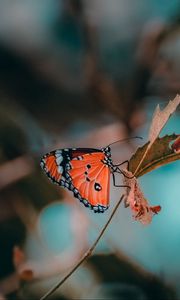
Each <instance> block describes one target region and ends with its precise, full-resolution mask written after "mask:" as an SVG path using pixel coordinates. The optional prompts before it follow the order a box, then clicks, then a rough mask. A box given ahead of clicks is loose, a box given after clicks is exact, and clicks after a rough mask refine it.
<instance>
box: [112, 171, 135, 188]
mask: <svg viewBox="0 0 180 300" xmlns="http://www.w3.org/2000/svg"><path fill="white" fill-rule="evenodd" d="M112 176H113V185H114V186H115V187H126V188H129V189H131V188H130V186H129V185H117V184H116V180H115V175H114V173H112Z"/></svg>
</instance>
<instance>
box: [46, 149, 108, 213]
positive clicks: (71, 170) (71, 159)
mask: <svg viewBox="0 0 180 300" xmlns="http://www.w3.org/2000/svg"><path fill="white" fill-rule="evenodd" d="M104 159H105V154H104V153H103V152H102V151H101V150H98V149H91V148H77V149H62V150H56V151H52V152H50V153H48V154H46V155H45V156H43V158H42V160H41V166H42V168H43V169H44V170H45V172H46V174H47V175H48V177H49V178H50V179H51V180H52V181H53V182H54V183H57V184H59V185H60V186H62V187H66V188H68V189H69V190H71V191H72V192H73V194H74V196H75V197H76V198H78V199H79V200H80V201H81V202H82V203H83V204H84V205H85V206H87V207H90V208H91V209H93V210H94V212H104V211H105V210H106V209H107V208H108V204H109V182H110V169H109V167H108V165H107V164H105V163H104V162H103V160H104Z"/></svg>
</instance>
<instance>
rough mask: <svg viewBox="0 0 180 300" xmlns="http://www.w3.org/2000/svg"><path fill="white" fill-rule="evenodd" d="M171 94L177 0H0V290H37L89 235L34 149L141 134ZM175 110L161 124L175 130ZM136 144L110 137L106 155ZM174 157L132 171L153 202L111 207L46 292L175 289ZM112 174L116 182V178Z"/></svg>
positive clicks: (102, 295) (178, 288) (170, 292)
mask: <svg viewBox="0 0 180 300" xmlns="http://www.w3.org/2000/svg"><path fill="white" fill-rule="evenodd" d="M177 93H180V2H179V0H171V1H168V0H159V1H155V0H151V1H146V0H111V1H110V0H91V1H88V0H38V1H36V0H24V1H21V0H14V1H5V0H0V299H2V300H3V299H19V300H24V299H39V298H40V296H42V295H43V294H44V293H45V292H46V291H47V290H48V289H49V288H50V287H51V286H52V285H53V284H55V283H56V282H57V281H58V280H59V279H60V278H62V277H63V276H64V274H66V273H67V272H68V270H69V269H70V268H71V267H72V266H74V264H75V263H76V262H77V261H78V259H80V257H81V256H82V255H83V254H84V252H85V251H86V250H87V249H88V247H89V246H90V245H91V244H92V242H93V241H94V240H95V238H96V237H97V235H98V233H99V231H100V229H101V228H102V226H103V225H104V224H105V222H106V221H107V219H108V216H109V215H110V213H111V211H112V209H113V207H114V205H115V203H117V201H118V199H119V197H120V195H121V194H122V192H123V190H122V189H120V188H112V191H111V197H110V198H111V205H110V208H109V210H108V211H107V212H105V213H104V214H102V215H101V214H98V215H96V214H93V213H92V212H91V211H90V210H88V209H86V208H85V207H84V206H83V205H81V204H80V203H79V201H78V200H77V199H74V198H73V197H72V195H71V193H70V192H66V191H64V190H62V189H61V188H59V187H57V186H55V185H53V184H52V183H51V182H50V181H49V180H48V178H47V177H46V176H45V175H44V174H43V172H42V170H41V169H40V166H39V161H40V158H41V156H42V155H44V154H45V153H46V152H48V151H50V150H54V149H56V148H64V147H66V148H67V147H92V148H99V147H103V146H105V145H107V144H109V143H111V142H114V141H116V140H118V139H123V138H125V137H131V136H133V135H140V136H142V137H144V142H146V139H147V133H148V128H149V125H150V121H151V118H152V113H153V111H154V109H155V107H156V105H157V104H158V103H160V105H161V107H163V106H165V105H166V104H167V103H168V101H169V100H170V99H173V98H174V97H175V95H176V94H177ZM179 129H180V116H179V111H176V113H175V114H174V115H173V116H172V118H171V119H170V121H169V122H168V124H167V126H166V127H165V128H164V130H163V132H162V135H163V134H171V133H174V132H175V133H179ZM139 145H141V143H140V142H139V141H138V140H131V141H129V142H127V143H122V144H119V145H117V146H116V148H115V149H114V150H113V151H112V152H113V160H114V161H115V162H121V161H123V160H126V159H128V158H129V157H130V156H131V155H132V153H133V152H134V151H135V149H136V148H137V147H138V146H139ZM179 170H180V163H179V162H175V163H171V164H169V165H166V166H164V167H162V168H160V169H158V170H155V171H153V172H152V173H149V174H147V175H145V176H143V178H140V184H141V187H142V189H143V191H144V193H145V195H146V197H147V198H148V199H149V200H150V202H151V204H152V205H156V204H160V205H161V206H162V211H161V213H160V214H159V215H158V216H155V217H154V218H153V220H152V223H151V224H150V225H149V227H145V226H143V225H141V224H139V223H137V222H136V221H134V220H133V219H132V216H131V213H130V211H129V209H127V208H126V209H125V208H124V207H123V205H122V207H120V208H119V210H118V212H117V213H116V215H115V217H114V219H113V221H112V224H111V225H110V226H109V228H108V230H107V232H106V234H105V235H104V237H103V239H102V241H101V242H100V243H99V245H98V246H97V249H96V250H95V253H94V255H93V256H92V257H91V258H90V259H89V260H88V261H87V262H86V263H84V264H83V266H81V267H80V268H79V269H78V270H77V271H76V273H75V274H73V276H72V277H71V278H69V279H68V281H67V282H66V283H65V284H64V285H63V286H62V287H61V288H60V289H59V290H57V291H56V293H55V294H54V295H53V296H51V299H60V300H61V299H67V300H68V299H125V300H126V299H139V300H146V299H166V300H167V299H180V285H179V282H180V257H179V253H180V202H179V181H180V172H179ZM118 180H121V178H119V179H118Z"/></svg>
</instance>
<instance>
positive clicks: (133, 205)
mask: <svg viewBox="0 0 180 300" xmlns="http://www.w3.org/2000/svg"><path fill="white" fill-rule="evenodd" d="M123 172H124V173H125V175H126V176H128V177H129V178H127V177H124V185H127V186H129V188H127V197H126V200H125V204H126V206H129V207H130V209H131V211H132V215H133V218H134V219H135V220H136V221H140V222H141V223H142V224H144V225H148V224H149V223H151V220H152V217H153V215H154V214H157V213H158V212H160V210H161V206H159V205H157V206H150V205H149V203H148V201H147V199H146V198H145V197H144V195H143V192H142V191H141V189H140V186H139V184H138V182H137V179H136V177H134V178H132V175H133V174H132V173H131V172H128V171H127V170H123Z"/></svg>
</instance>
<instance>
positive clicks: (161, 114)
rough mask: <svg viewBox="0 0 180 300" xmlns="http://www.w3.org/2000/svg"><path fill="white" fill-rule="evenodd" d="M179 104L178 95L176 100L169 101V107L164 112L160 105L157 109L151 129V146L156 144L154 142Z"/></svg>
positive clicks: (179, 97) (179, 98)
mask: <svg viewBox="0 0 180 300" xmlns="http://www.w3.org/2000/svg"><path fill="white" fill-rule="evenodd" d="M179 104H180V96H179V95H177V96H176V97H175V98H174V100H170V101H169V103H168V105H167V106H166V107H165V108H164V109H163V110H160V107H159V105H158V106H157V107H156V109H155V112H154V115H153V118H152V122H151V127H150V129H149V141H150V144H152V143H154V141H155V140H156V139H157V137H158V136H159V134H160V132H161V130H162V129H163V127H164V126H165V124H166V123H167V121H168V119H169V118H170V116H171V115H172V114H173V112H174V111H175V110H176V108H177V107H178V105H179Z"/></svg>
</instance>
